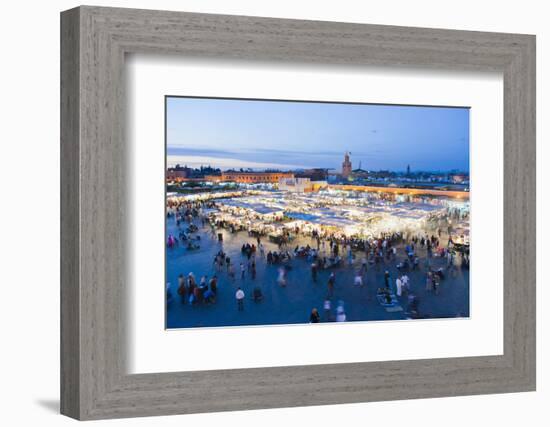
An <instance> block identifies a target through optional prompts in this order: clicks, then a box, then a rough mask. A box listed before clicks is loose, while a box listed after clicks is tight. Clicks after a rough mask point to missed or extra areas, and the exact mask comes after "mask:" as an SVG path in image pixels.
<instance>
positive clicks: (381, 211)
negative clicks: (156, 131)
mask: <svg viewBox="0 0 550 427" xmlns="http://www.w3.org/2000/svg"><path fill="white" fill-rule="evenodd" d="M164 138H165V152H166V158H165V176H164V179H165V188H166V193H165V207H164V212H165V218H164V220H165V228H164V230H165V235H164V236H163V239H164V251H165V257H164V259H165V283H163V284H160V283H159V284H152V285H151V286H159V289H160V286H163V287H164V292H165V305H166V307H165V309H166V311H165V313H166V316H165V320H166V323H165V327H166V329H183V328H201V327H209V328H212V327H244V326H275V325H296V324H302V325H304V324H314V323H315V324H328V323H331V324H335V323H341V322H372V321H416V320H420V319H468V318H469V317H470V278H469V267H470V186H471V183H470V108H469V107H468V106H437V105H393V104H375V103H356V102H354V103H347V102H332V101H312V100H280V99H250V98H215V97H197V96H183V95H166V96H165V135H164Z"/></svg>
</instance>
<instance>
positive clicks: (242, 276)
mask: <svg viewBox="0 0 550 427" xmlns="http://www.w3.org/2000/svg"><path fill="white" fill-rule="evenodd" d="M245 271H246V269H245V268H244V264H243V263H242V262H241V279H242V280H244V273H245Z"/></svg>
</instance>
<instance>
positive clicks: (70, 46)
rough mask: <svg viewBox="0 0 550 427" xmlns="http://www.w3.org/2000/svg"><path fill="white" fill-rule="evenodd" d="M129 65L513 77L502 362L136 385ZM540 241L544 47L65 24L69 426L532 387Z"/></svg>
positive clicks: (175, 16) (384, 30)
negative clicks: (130, 305)
mask: <svg viewBox="0 0 550 427" xmlns="http://www.w3.org/2000/svg"><path fill="white" fill-rule="evenodd" d="M127 53H155V54H158V53H161V54H177V55H184V56H191V57H215V58H236V59H238V58H242V59H260V60H274V61H283V60H284V61H292V62H298V63H309V64H311V63H318V64H325V63H328V64H340V65H349V66H356V65H384V66H393V67H402V66H408V67H410V66H415V67H429V68H436V69H448V70H490V71H499V72H502V73H503V76H504V77H503V78H504V229H503V233H504V239H503V242H504V245H503V247H504V290H503V293H504V307H503V314H504V319H503V321H504V323H503V324H504V337H503V343H504V344H503V345H504V354H503V355H499V356H483V357H459V358H443V359H425V360H407V361H386V362H368V363H343V364H330V365H311V366H290V367H271V368H254V369H232V370H214V371H200V372H199V371H193V372H176V373H156V374H135V375H130V374H127V373H126V370H125V366H126V363H125V361H126V354H125V351H126V350H125V349H126V345H125V343H126V339H127V338H126V325H125V305H124V295H125V288H126V287H127V286H128V284H127V283H126V281H125V277H126V273H125V272H126V269H127V262H126V259H125V253H126V248H125V243H124V242H125V238H124V233H125V227H124V214H125V206H126V205H125V188H126V179H127V176H126V174H125V168H126V167H127V165H126V164H125V162H126V160H125V159H126V157H125V149H126V148H125V126H124V124H125V123H124V120H125V112H124V99H125V93H124V91H125V85H124V60H125V54H127ZM159 138H161V136H159ZM535 231H536V228H535V37H534V36H532V35H520V34H500V33H485V32H471V31H452V30H441V29H425V28H407V27H393V26H380V25H363V24H347V23H336V22H315V21H302V20H287V19H270V18H257V17H244V16H224V15H210V14H197V13H181V12H165V11H149V10H133V9H116V8H103V7H88V6H83V7H78V8H76V9H71V10H68V11H65V12H63V13H62V14H61V412H62V413H63V414H65V415H68V416H70V417H74V418H77V419H82V420H84V419H101V418H116V417H135V416H150V415H167V414H184V413H196V412H216V411H230V410H244V409H259V408H276V407H292V406H305V405H326V404H337V403H350V402H366V401H381V400H393V399H412V398H427V397H439V396H459V395H471V394H485V393H504V392H519V391H530V390H535V317H536V313H535V297H536V296H535V256H536V243H535V238H536V237H535ZM206 397H207V398H206Z"/></svg>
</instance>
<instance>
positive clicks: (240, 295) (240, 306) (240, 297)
mask: <svg viewBox="0 0 550 427" xmlns="http://www.w3.org/2000/svg"><path fill="white" fill-rule="evenodd" d="M235 299H236V300H237V310H238V311H243V310H244V291H243V290H242V289H241V288H240V287H239V288H237V292H235Z"/></svg>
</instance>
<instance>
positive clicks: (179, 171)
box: [166, 165, 193, 181]
mask: <svg viewBox="0 0 550 427" xmlns="http://www.w3.org/2000/svg"><path fill="white" fill-rule="evenodd" d="M192 172H193V169H191V168H188V167H186V166H180V165H176V166H174V167H172V168H168V169H167V170H166V180H167V181H182V180H184V179H185V178H189V177H190V176H191V174H192Z"/></svg>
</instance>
